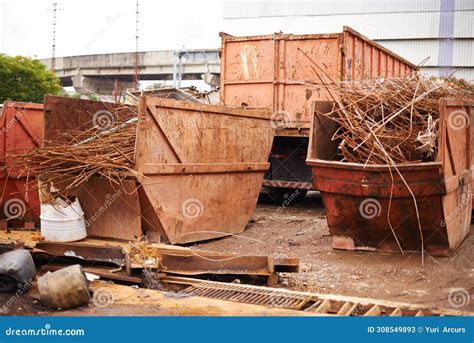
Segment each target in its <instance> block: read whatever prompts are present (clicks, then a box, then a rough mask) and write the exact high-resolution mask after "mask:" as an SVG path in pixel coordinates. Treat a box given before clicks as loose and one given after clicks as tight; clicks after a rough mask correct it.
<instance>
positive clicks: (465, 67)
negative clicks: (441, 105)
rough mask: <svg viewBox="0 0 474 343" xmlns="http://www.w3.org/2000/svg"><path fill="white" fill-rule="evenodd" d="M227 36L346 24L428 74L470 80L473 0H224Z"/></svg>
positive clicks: (473, 70)
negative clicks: (419, 64) (420, 66)
mask: <svg viewBox="0 0 474 343" xmlns="http://www.w3.org/2000/svg"><path fill="white" fill-rule="evenodd" d="M223 15H224V30H223V31H225V32H227V33H229V34H232V35H239V36H240V35H257V34H269V33H273V32H278V31H283V32H285V33H295V34H302V33H331V32H340V31H342V26H343V25H348V26H350V27H352V28H354V29H355V30H357V31H359V32H361V33H362V34H364V35H366V36H367V37H369V38H371V39H374V40H376V41H377V42H379V43H381V44H382V45H384V46H386V47H387V48H388V49H390V50H392V51H394V52H396V53H398V54H400V55H401V56H403V57H405V58H407V59H408V60H409V61H411V62H413V63H415V64H418V63H420V62H421V61H422V60H424V59H425V58H427V57H429V60H428V61H427V62H426V63H425V64H424V66H423V67H422V71H423V72H425V73H427V74H429V75H437V76H446V75H450V74H451V73H452V72H453V71H455V70H457V71H456V73H455V76H457V77H460V78H464V79H467V80H470V81H473V80H474V0H419V1H414V0H410V1H407V0H392V1H389V0H378V1H377V0H352V1H351V0H332V1H329V0H313V1H290V0H256V1H248V0H243V1H242V0H241V1H238V0H228V1H226V2H225V4H224V14H223Z"/></svg>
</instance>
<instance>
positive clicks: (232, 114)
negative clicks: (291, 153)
mask: <svg viewBox="0 0 474 343" xmlns="http://www.w3.org/2000/svg"><path fill="white" fill-rule="evenodd" d="M273 135H274V129H273V128H272V127H271V125H270V113H269V112H265V111H261V110H246V109H231V108H227V107H224V106H216V105H204V104H199V103H188V102H183V101H176V100H169V99H160V98H156V97H148V96H143V97H142V98H141V101H140V108H139V124H138V134H137V143H136V151H135V161H136V169H137V171H138V172H139V173H140V174H141V175H142V176H139V177H138V179H139V181H140V184H141V189H140V192H141V193H140V204H141V209H142V218H143V222H142V223H143V227H144V229H145V230H155V231H158V232H160V233H161V235H162V236H163V237H165V239H167V240H169V241H170V242H171V243H187V242H194V241H200V240H205V239H210V238H216V237H222V236H226V235H231V234H238V233H241V232H243V231H244V229H245V226H246V225H247V223H248V220H249V219H250V216H251V214H252V212H253V210H254V208H255V206H256V202H257V197H258V194H259V190H260V186H261V183H262V179H263V174H264V172H265V171H266V170H267V169H268V167H269V164H268V162H267V159H268V155H269V152H270V148H271V144H272V140H273Z"/></svg>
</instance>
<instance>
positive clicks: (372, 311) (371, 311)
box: [364, 305, 382, 316]
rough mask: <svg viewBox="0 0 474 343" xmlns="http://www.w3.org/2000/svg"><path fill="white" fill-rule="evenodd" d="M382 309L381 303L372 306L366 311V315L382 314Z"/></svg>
mask: <svg viewBox="0 0 474 343" xmlns="http://www.w3.org/2000/svg"><path fill="white" fill-rule="evenodd" d="M381 314H382V311H381V310H380V306H379V305H374V306H372V307H371V308H370V309H369V310H368V311H367V312H365V314H364V316H380V315H381Z"/></svg>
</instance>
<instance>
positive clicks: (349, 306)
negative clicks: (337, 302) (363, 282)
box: [337, 301, 359, 316]
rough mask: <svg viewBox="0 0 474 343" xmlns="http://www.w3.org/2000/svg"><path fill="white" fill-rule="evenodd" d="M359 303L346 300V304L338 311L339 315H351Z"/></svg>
mask: <svg viewBox="0 0 474 343" xmlns="http://www.w3.org/2000/svg"><path fill="white" fill-rule="evenodd" d="M358 305H359V304H358V303H352V302H350V301H346V302H344V305H342V307H341V308H340V309H339V311H337V315H338V316H350V315H351V314H352V312H354V310H355V309H356V308H357V306H358Z"/></svg>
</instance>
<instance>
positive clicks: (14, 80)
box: [0, 55, 62, 103]
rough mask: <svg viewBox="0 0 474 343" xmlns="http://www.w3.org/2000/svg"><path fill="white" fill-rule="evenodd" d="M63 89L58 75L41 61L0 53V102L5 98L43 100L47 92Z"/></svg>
mask: <svg viewBox="0 0 474 343" xmlns="http://www.w3.org/2000/svg"><path fill="white" fill-rule="evenodd" d="M61 90H62V87H61V85H60V84H59V79H58V78H57V76H56V75H55V74H54V73H53V72H51V71H49V70H47V69H46V67H45V66H44V65H43V64H42V63H41V62H40V61H39V60H34V59H31V58H28V57H23V56H15V57H11V56H6V55H0V103H3V102H4V101H5V100H14V101H28V102H43V97H44V95H45V94H55V95H56V94H59V93H60V92H61Z"/></svg>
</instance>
